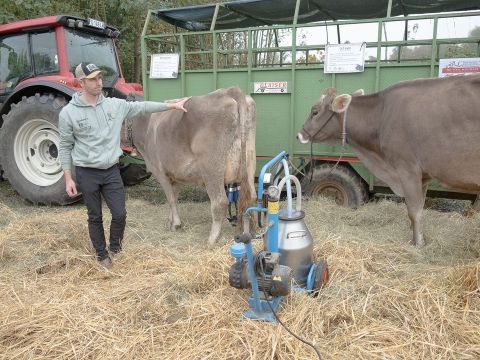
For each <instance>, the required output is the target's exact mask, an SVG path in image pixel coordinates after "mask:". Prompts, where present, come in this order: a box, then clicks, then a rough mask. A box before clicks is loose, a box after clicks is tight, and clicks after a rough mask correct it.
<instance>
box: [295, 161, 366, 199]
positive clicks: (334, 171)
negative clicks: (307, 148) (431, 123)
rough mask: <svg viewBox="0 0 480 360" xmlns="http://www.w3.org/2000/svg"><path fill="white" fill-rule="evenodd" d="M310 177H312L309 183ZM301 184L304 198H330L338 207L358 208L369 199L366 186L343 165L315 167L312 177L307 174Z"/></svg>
mask: <svg viewBox="0 0 480 360" xmlns="http://www.w3.org/2000/svg"><path fill="white" fill-rule="evenodd" d="M310 177H312V181H311V182H310ZM303 182H304V189H305V195H306V196H308V197H311V198H318V197H319V196H326V197H330V198H333V199H334V200H335V202H336V203H337V204H338V205H342V206H349V207H351V208H358V207H359V206H362V205H363V204H365V203H366V202H367V201H368V199H369V193H368V189H367V185H366V184H365V183H364V182H363V180H362V179H361V178H360V176H358V175H357V174H356V173H355V172H354V171H353V170H351V169H350V168H349V167H346V166H343V165H337V166H336V167H334V165H333V164H322V165H319V166H316V167H315V169H314V170H313V175H310V174H309V173H307V174H306V175H305V177H304V181H303Z"/></svg>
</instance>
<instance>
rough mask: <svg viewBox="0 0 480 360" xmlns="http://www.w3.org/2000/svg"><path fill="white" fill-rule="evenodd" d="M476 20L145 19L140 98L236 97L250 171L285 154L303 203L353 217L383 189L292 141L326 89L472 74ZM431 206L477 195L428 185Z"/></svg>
mask: <svg viewBox="0 0 480 360" xmlns="http://www.w3.org/2000/svg"><path fill="white" fill-rule="evenodd" d="M479 10H480V3H479V1H478V0H464V1H457V0H442V1H436V2H435V1H429V0H415V1H408V2H405V1H402V0H382V1H379V0H364V1H353V0H337V1H328V0H238V1H230V2H223V3H217V4H210V5H199V6H189V7H182V8H168V9H159V10H149V11H148V15H147V18H146V22H145V25H144V29H143V33H142V41H141V49H142V65H143V66H142V69H143V85H144V95H145V98H146V99H148V100H162V99H171V98H179V97H183V96H191V95H202V94H206V93H208V92H211V91H214V90H216V89H218V88H224V87H229V86H239V87H240V88H242V89H243V90H244V91H245V92H246V93H247V94H249V95H251V96H252V97H253V99H254V100H255V102H256V104H257V128H256V152H257V163H258V169H260V168H261V167H262V166H263V165H264V164H265V163H266V162H267V161H268V160H269V159H270V158H271V157H272V156H273V155H275V154H277V153H278V152H279V151H281V150H286V151H287V152H288V153H289V154H290V161H291V165H292V171H293V172H294V173H296V175H297V176H299V177H301V178H302V179H303V184H304V189H305V190H306V192H307V194H310V195H318V194H330V195H332V196H334V197H335V198H336V201H337V202H338V203H344V204H349V205H350V206H358V205H360V204H362V203H363V202H365V201H366V200H367V199H368V195H369V194H372V193H378V192H385V193H388V192H390V189H389V188H388V186H387V185H386V184H385V183H383V182H382V181H380V180H379V179H377V178H376V177H375V176H374V175H373V174H372V173H371V172H370V171H368V169H366V167H365V166H364V165H363V164H362V163H361V162H360V161H359V160H358V158H357V157H356V156H355V154H354V153H353V152H352V151H351V149H350V148H349V147H348V146H347V147H345V148H344V147H341V146H325V145H321V144H313V145H311V146H310V145H303V144H300V143H299V142H298V141H297V140H296V134H297V132H298V130H299V129H300V128H301V127H302V125H303V123H304V122H305V120H306V118H307V116H308V114H309V112H310V108H311V106H312V105H313V103H314V102H315V101H316V100H317V99H318V98H319V97H320V95H321V94H322V92H323V90H324V89H326V88H329V87H335V88H336V89H337V91H338V92H339V93H346V92H349V93H350V92H353V91H355V90H357V89H360V88H362V89H364V90H365V92H366V93H367V94H369V93H373V92H377V91H379V90H382V89H384V88H386V87H388V86H390V85H392V84H395V83H397V82H399V81H402V80H408V79H416V78H428V77H437V76H439V74H440V75H442V76H443V75H446V74H451V73H454V72H456V71H458V72H462V71H463V72H477V71H480V59H479V58H480V47H479V43H480V11H479ZM439 72H440V73H439ZM419 116H421V114H419ZM465 166H468V164H465ZM313 170H315V171H313ZM429 195H430V196H442V197H457V198H470V199H473V198H474V196H475V195H474V194H464V193H460V192H455V191H454V190H453V191H452V190H449V191H446V190H445V189H442V188H441V187H440V186H439V184H438V183H435V182H434V183H432V185H431V186H430V188H429Z"/></svg>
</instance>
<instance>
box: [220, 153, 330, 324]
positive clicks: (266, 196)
mask: <svg viewBox="0 0 480 360" xmlns="http://www.w3.org/2000/svg"><path fill="white" fill-rule="evenodd" d="M287 158H288V154H287V153H286V152H285V151H282V152H281V153H280V154H278V155H277V156H275V157H274V158H273V159H272V160H270V161H269V162H268V163H267V164H265V166H263V168H262V170H261V172H260V175H259V178H258V192H257V206H256V207H251V208H248V209H247V210H245V212H244V214H243V233H242V234H240V235H237V236H235V244H233V245H232V246H231V247H230V254H231V255H232V256H233V257H234V258H235V260H236V261H235V263H234V264H233V265H232V266H231V268H230V274H229V282H230V285H231V286H233V287H235V288H237V289H247V288H250V287H251V289H252V295H251V296H250V298H249V300H248V304H249V306H250V310H249V311H247V312H245V313H244V314H243V315H244V317H246V318H249V319H254V320H264V321H269V322H276V311H277V309H278V307H279V306H280V303H281V301H282V299H283V297H284V296H286V295H288V294H289V293H290V292H291V291H292V290H293V291H304V292H308V293H313V294H315V293H317V290H319V289H320V288H321V287H322V286H324V285H325V284H326V282H327V281H328V276H329V274H328V266H327V263H326V261H325V260H320V261H318V262H317V263H315V262H314V256H313V239H312V236H311V234H310V231H309V230H308V228H307V226H306V225H305V222H304V218H305V212H304V211H303V210H302V208H301V201H302V191H301V187H300V181H299V180H298V179H297V178H296V177H295V176H294V175H290V173H289V169H288V162H287ZM275 167H277V171H276V174H277V175H281V174H282V170H283V174H284V175H285V176H284V177H283V178H282V179H281V180H280V178H279V176H273V173H272V172H269V170H271V169H273V168H275ZM292 181H293V183H294V184H295V188H296V193H297V197H296V206H295V208H294V207H293V206H292V186H291V182H292ZM284 186H286V203H287V206H286V208H281V209H280V198H281V195H282V190H283V187H284ZM254 213H257V215H258V218H259V225H260V226H259V232H258V233H257V234H251V232H250V220H251V219H252V215H253V214H254ZM256 239H263V250H261V251H259V252H258V253H256V254H255V253H254V249H253V245H252V241H253V240H256Z"/></svg>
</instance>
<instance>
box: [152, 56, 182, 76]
mask: <svg viewBox="0 0 480 360" xmlns="http://www.w3.org/2000/svg"><path fill="white" fill-rule="evenodd" d="M179 61H180V56H179V54H152V56H151V59H150V79H176V78H177V76H178V65H179Z"/></svg>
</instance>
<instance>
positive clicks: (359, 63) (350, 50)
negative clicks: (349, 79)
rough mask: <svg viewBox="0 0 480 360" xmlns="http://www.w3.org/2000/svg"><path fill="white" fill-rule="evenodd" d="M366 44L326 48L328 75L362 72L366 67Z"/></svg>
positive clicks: (325, 68) (335, 45)
mask: <svg viewBox="0 0 480 360" xmlns="http://www.w3.org/2000/svg"><path fill="white" fill-rule="evenodd" d="M365 47H366V44H365V43H357V44H333V45H327V46H326V47H325V67H324V69H323V71H324V72H325V73H326V74H334V73H355V72H362V71H363V70H364V65H365Z"/></svg>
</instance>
